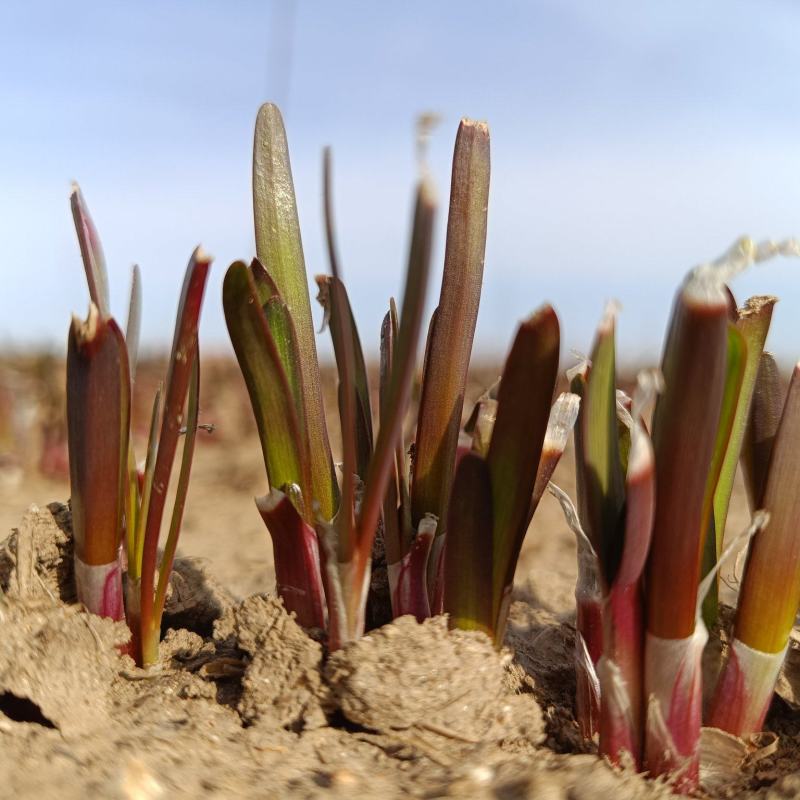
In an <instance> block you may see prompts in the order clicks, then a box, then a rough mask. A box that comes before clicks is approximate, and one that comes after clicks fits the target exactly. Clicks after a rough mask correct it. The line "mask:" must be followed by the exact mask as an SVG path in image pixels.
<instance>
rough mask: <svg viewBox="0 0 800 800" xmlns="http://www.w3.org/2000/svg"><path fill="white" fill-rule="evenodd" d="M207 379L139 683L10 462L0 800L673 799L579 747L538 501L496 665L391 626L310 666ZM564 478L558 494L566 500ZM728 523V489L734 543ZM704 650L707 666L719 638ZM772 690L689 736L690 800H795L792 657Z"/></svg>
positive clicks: (245, 452)
mask: <svg viewBox="0 0 800 800" xmlns="http://www.w3.org/2000/svg"><path fill="white" fill-rule="evenodd" d="M204 377H205V381H206V385H207V387H208V390H207V391H206V394H205V397H206V401H205V404H204V408H203V419H202V421H203V422H208V423H214V424H215V425H216V430H215V432H214V433H213V434H211V435H203V436H202V437H201V438H200V440H199V444H198V448H197V456H196V460H195V467H194V470H193V480H192V486H191V489H190V494H189V500H188V504H187V510H186V516H185V524H184V529H183V533H182V538H181V547H180V555H181V558H180V559H179V560H178V561H177V562H176V570H175V576H174V578H173V580H172V587H171V594H170V598H169V602H168V611H167V614H166V615H165V630H164V638H163V642H162V645H161V661H160V664H159V665H158V667H157V668H155V669H153V670H151V671H148V672H145V671H142V670H138V669H137V668H136V667H135V665H134V664H133V662H132V661H131V660H130V659H129V658H128V657H127V656H125V655H122V654H121V652H120V650H121V647H122V645H123V644H124V642H125V641H126V638H127V630H126V628H125V626H124V625H123V624H121V623H112V622H110V621H108V620H103V619H100V618H97V617H94V616H91V615H88V614H86V613H85V612H83V611H81V610H80V609H79V608H78V606H76V605H75V604H74V599H75V598H74V587H73V585H72V574H71V530H70V514H69V509H68V507H67V506H66V505H64V504H62V503H61V502H53V501H57V500H59V499H60V500H65V499H66V497H67V496H68V482H66V481H65V477H64V475H63V474H61V475H59V474H58V471H57V470H54V471H53V472H51V473H50V477H43V476H42V473H41V470H31V469H29V468H23V467H24V464H23V467H20V466H19V464H17V465H15V468H16V471H13V472H12V471H6V473H5V475H6V478H7V479H6V480H0V525H1V526H2V529H3V530H4V531H9V530H10V529H12V528H13V529H14V530H13V532H12V533H11V536H10V537H9V539H8V540H6V541H5V542H4V543H2V544H0V587H1V588H2V593H0V630H2V637H1V638H0V775H2V776H3V780H2V781H0V797H49V796H58V797H60V798H73V797H74V798H78V797H80V798H84V797H103V798H106V797H107V798H125V799H131V800H133V799H135V800H147V799H151V798H152V799H153V800H155V799H156V798H166V797H179V798H182V797H186V798H189V797H191V798H196V797H210V798H237V797H247V798H260V797H263V798H283V797H287V798H317V797H319V798H336V797H342V798H344V797H347V798H361V797H364V798H372V797H374V798H394V797H419V798H440V797H441V798H446V797H453V798H477V799H478V800H480V799H482V798H487V799H488V798H495V799H497V800H512V799H516V798H520V799H521V798H543V799H544V800H550V798H552V799H553V800H556V799H557V798H569V799H570V800H590V799H592V798H603V797H610V798H611V797H613V798H643V799H644V798H651V797H653V798H655V797H668V796H671V792H670V787H669V786H668V785H665V784H663V783H660V782H654V781H649V780H646V779H645V778H643V777H642V776H639V775H636V774H633V773H632V772H630V771H621V770H618V769H614V768H612V767H611V766H610V765H608V764H607V763H605V762H604V761H603V760H601V759H600V758H598V756H597V754H596V744H595V743H593V742H584V741H583V740H582V739H581V737H580V735H579V732H578V728H577V725H576V723H575V720H574V711H573V702H574V692H575V679H574V673H573V665H572V651H573V639H574V596H573V591H574V581H575V576H576V569H575V544H574V540H573V537H572V535H571V534H570V533H569V530H568V528H567V526H566V524H565V523H564V521H563V518H562V516H561V511H560V508H559V507H558V505H557V504H556V502H555V501H554V500H553V499H552V498H550V497H549V496H546V497H545V499H544V500H543V501H542V504H541V507H540V508H539V510H538V511H537V514H536V516H535V518H534V522H533V524H532V526H531V530H530V531H529V533H528V537H527V540H526V544H525V547H524V548H523V551H522V556H521V559H520V563H519V567H518V570H517V575H516V582H515V592H514V601H513V603H512V605H511V611H510V621H509V626H508V631H507V637H506V642H505V644H506V646H505V648H504V649H503V650H502V651H501V652H500V653H497V652H495V650H494V649H493V648H492V646H491V645H490V643H489V641H488V640H487V639H486V638H485V637H483V636H482V635H481V634H478V633H471V632H463V631H448V629H447V626H446V622H445V621H444V620H442V619H433V620H429V621H426V622H425V623H423V624H419V623H417V622H416V621H415V620H413V619H412V618H410V617H406V618H401V619H399V620H396V621H395V622H393V623H392V624H391V625H389V626H384V627H383V628H380V629H378V630H376V631H373V632H371V633H370V634H368V635H367V636H365V637H364V638H363V639H362V640H361V641H359V642H357V643H354V644H352V645H350V646H348V647H346V648H344V649H343V650H342V651H340V652H338V653H335V654H333V655H330V656H328V655H327V654H326V653H325V652H324V650H323V647H322V645H321V644H320V643H319V642H317V641H315V640H314V639H312V638H311V637H309V636H308V635H307V634H306V633H305V632H304V631H303V630H302V629H300V628H299V627H298V626H297V625H296V623H295V622H294V620H293V618H292V617H290V616H289V615H287V614H286V612H285V611H284V609H283V606H282V605H281V603H280V601H279V600H277V599H276V598H275V597H272V596H271V595H270V592H271V590H272V588H273V581H274V572H273V570H272V564H271V552H270V546H269V540H268V537H267V533H266V530H265V529H264V527H263V523H262V522H261V519H260V517H259V515H258V513H257V512H256V509H255V506H254V505H253V503H252V497H253V496H255V495H257V494H263V493H264V491H265V489H266V481H265V478H264V472H263V464H262V462H261V454H260V450H259V446H258V442H257V438H256V437H255V436H254V434H253V430H252V424H251V422H250V417H249V408H248V407H247V400H246V397H245V396H244V395H243V392H242V390H241V382H240V379H239V378H238V376H237V375H236V374H235V372H234V371H233V370H232V369H231V365H226V364H217V365H212V368H211V369H206V370H205V376H204ZM146 380H147V379H146V378H144V379H142V381H141V382H140V383H142V384H146ZM490 382H491V378H490V377H489V376H488V375H487V374H483V375H481V376H479V377H478V378H476V379H475V381H474V382H473V383H472V384H471V386H470V393H469V394H468V397H469V398H475V397H477V396H478V395H479V394H480V392H481V390H482V388H483V387H484V386H486V385H488V384H489V383H490ZM145 390H146V386H145V388H143V389H142V391H145ZM140 405H141V404H140ZM467 410H468V409H467ZM564 462H565V463H564V465H562V466H561V467H560V468H559V470H558V471H557V473H556V476H555V480H556V482H557V483H559V484H560V485H562V486H563V487H564V488H565V489H566V490H567V491H569V492H570V493H571V494H573V493H574V485H573V484H572V482H571V478H570V472H571V454H570V453H567V455H566V456H565V459H564ZM54 463H56V464H57V463H59V462H58V459H57V458H56V459H54ZM32 502H36V503H39V504H40V505H39V506H38V507H35V506H34V507H30V504H31V503H32ZM48 503H49V505H48ZM746 520H747V507H746V502H745V500H744V494H743V492H741V491H737V493H736V497H735V499H734V504H733V508H732V511H731V515H730V529H731V530H732V531H738V530H739V529H741V528H743V527H744V525H745V522H746ZM0 538H2V537H0ZM729 572H730V574H728V575H727V580H728V582H729V583H730V585H731V588H730V589H729V590H728V592H727V594H726V595H724V599H728V600H730V597H731V596H732V595H733V594H735V577H736V576H735V570H734V569H732V570H730V571H729ZM712 640H713V641H715V642H716V643H717V647H718V648H724V647H725V635H724V630H722V631H719V632H716V633H715V634H714V635H713V636H712ZM779 692H780V696H779V697H776V700H775V703H774V705H773V709H772V711H771V713H770V716H769V718H768V727H769V729H770V733H768V734H765V735H764V736H763V737H761V738H760V739H759V740H758V741H756V742H752V743H747V744H745V743H742V742H740V741H738V740H735V739H732V737H724V736H722V735H718V734H717V733H715V732H713V731H708V732H706V733H705V734H704V739H703V745H704V746H703V782H704V783H703V794H704V795H705V796H710V797H719V798H723V797H725V798H727V797H763V798H770V799H774V800H777V799H778V798H791V797H800V752H798V750H799V749H800V712H798V710H797V709H798V701H800V642H798V643H793V646H792V649H791V651H790V655H789V658H788V660H787V669H786V671H785V674H784V676H782V679H781V684H780V686H779Z"/></svg>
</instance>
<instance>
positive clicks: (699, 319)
mask: <svg viewBox="0 0 800 800" xmlns="http://www.w3.org/2000/svg"><path fill="white" fill-rule="evenodd" d="M727 349H728V301H727V296H726V294H725V292H724V289H723V286H722V285H721V284H719V283H711V282H710V281H706V280H704V279H702V278H699V277H697V276H696V274H695V273H690V276H689V278H687V280H686V281H685V282H684V284H683V286H682V287H681V289H680V290H679V291H678V295H677V298H676V300H675V304H674V306H673V311H672V318H671V320H670V325H669V329H668V335H667V343H666V346H665V350H664V357H663V361H662V367H661V371H662V374H663V375H664V382H665V390H664V392H663V393H662V394H661V395H660V396H659V399H658V402H657V403H656V410H655V415H654V419H653V447H654V450H655V461H656V464H657V465H658V466H657V471H656V498H657V502H656V516H655V522H654V526H653V538H652V543H651V548H650V559H649V566H648V579H647V595H648V601H647V609H648V621H647V630H648V632H649V633H651V634H652V635H654V636H657V637H660V638H664V639H685V638H687V637H689V636H691V635H692V634H693V632H694V630H695V622H696V606H697V586H698V584H699V582H700V568H701V558H702V553H703V544H704V539H705V535H706V532H707V530H708V523H709V519H710V512H711V508H710V505H709V504H707V503H706V502H705V500H706V485H707V480H708V473H709V468H710V466H711V459H712V457H713V454H714V446H715V442H716V436H717V429H718V427H719V418H720V410H721V407H722V396H723V392H724V386H725V371H726V364H727Z"/></svg>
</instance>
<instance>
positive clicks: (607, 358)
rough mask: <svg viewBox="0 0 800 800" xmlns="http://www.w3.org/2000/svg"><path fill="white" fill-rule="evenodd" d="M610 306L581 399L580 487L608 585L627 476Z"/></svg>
mask: <svg viewBox="0 0 800 800" xmlns="http://www.w3.org/2000/svg"><path fill="white" fill-rule="evenodd" d="M614 314H615V312H614V311H613V309H609V310H608V311H607V312H606V314H605V317H604V318H603V321H602V322H601V323H600V327H599V328H598V330H597V337H596V339H595V345H594V349H593V351H592V357H591V361H592V368H591V370H590V372H589V377H588V381H587V384H586V389H585V396H584V399H583V401H582V403H581V411H580V421H579V424H580V425H581V433H582V442H583V448H582V461H581V462H580V463H579V466H578V468H579V469H581V470H582V471H583V476H582V487H583V491H584V492H585V508H586V513H587V518H586V520H585V521H582V524H583V526H584V530H585V532H586V535H587V536H588V537H589V539H590V540H591V542H592V546H593V547H594V550H595V552H596V553H597V556H598V559H599V562H600V569H601V573H602V576H603V580H604V581H605V585H606V586H610V585H611V584H612V583H613V582H614V577H615V576H616V573H617V569H618V568H619V563H620V559H621V558H622V550H623V547H624V543H625V533H624V526H625V520H624V514H623V512H624V508H625V487H624V481H625V477H624V475H623V472H622V463H621V460H620V453H619V431H618V428H617V392H616V367H615V342H614V328H615V320H614Z"/></svg>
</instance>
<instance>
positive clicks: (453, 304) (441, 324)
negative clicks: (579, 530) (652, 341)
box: [411, 119, 490, 574]
mask: <svg viewBox="0 0 800 800" xmlns="http://www.w3.org/2000/svg"><path fill="white" fill-rule="evenodd" d="M489 172H490V166H489V129H488V127H487V125H486V124H485V123H482V122H473V121H472V120H468V119H463V120H462V121H461V124H460V125H459V128H458V133H457V135H456V143H455V151H454V154H453V171H452V182H451V187H450V212H449V216H448V222H447V242H446V247H445V259H444V274H443V276H442V288H441V293H440V296H439V305H438V307H437V309H436V313H435V318H434V320H433V321H432V323H431V327H430V331H429V336H428V345H427V348H426V350H427V352H426V357H425V367H424V371H423V381H422V396H421V399H420V409H419V421H418V424H417V434H416V440H415V455H414V462H413V469H412V472H413V474H412V478H411V516H412V524H413V525H415V526H416V525H417V524H418V523H419V521H420V520H421V519H422V518H423V516H424V515H425V514H427V513H430V514H433V515H434V516H436V517H437V518H438V519H439V520H440V522H439V526H438V528H437V531H436V535H437V536H444V535H445V533H446V527H447V526H446V520H447V499H448V497H449V495H450V485H451V483H452V481H453V473H454V470H455V458H456V449H457V447H458V434H459V429H460V427H461V413H462V409H463V405H464V389H465V385H466V379H467V370H468V368H469V359H470V353H471V351H472V340H473V336H474V333H475V323H476V320H477V316H478V306H479V303H480V295H481V284H482V282H483V264H484V255H485V251H486V218H487V209H488V204H489ZM433 566H435V565H429V574H430V569H431V568H432V567H433Z"/></svg>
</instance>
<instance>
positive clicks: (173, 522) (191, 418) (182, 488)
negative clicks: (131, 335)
mask: <svg viewBox="0 0 800 800" xmlns="http://www.w3.org/2000/svg"><path fill="white" fill-rule="evenodd" d="M199 403H200V356H199V353H198V351H197V349H196V348H195V352H194V359H193V361H192V374H191V378H190V381H189V399H188V402H187V409H186V435H185V436H184V439H183V452H182V453H181V467H180V472H179V474H178V485H177V489H176V491H175V501H174V504H173V506H172V517H171V518H170V523H169V533H168V534H167V541H166V542H165V544H164V552H163V553H162V554H161V562H160V564H159V567H158V585H157V587H156V599H155V604H154V612H153V613H154V617H155V619H156V620H157V623H158V627H159V628H160V627H161V617H162V616H163V614H164V602H165V600H166V598H167V586H168V585H169V576H170V574H171V573H172V564H173V562H174V561H175V551H176V550H177V549H178V536H179V535H180V531H181V523H182V521H183V510H184V508H185V507H186V495H187V493H188V491H189V477H190V475H191V472H192V460H193V459H194V445H195V442H196V440H197V420H198V414H199Z"/></svg>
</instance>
